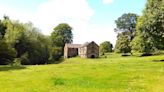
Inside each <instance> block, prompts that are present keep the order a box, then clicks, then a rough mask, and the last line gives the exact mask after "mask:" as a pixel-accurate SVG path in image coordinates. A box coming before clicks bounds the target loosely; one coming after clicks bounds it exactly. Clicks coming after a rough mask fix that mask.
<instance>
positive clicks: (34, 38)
mask: <svg viewBox="0 0 164 92" xmlns="http://www.w3.org/2000/svg"><path fill="white" fill-rule="evenodd" d="M5 39H6V42H7V43H8V44H10V45H11V46H12V47H13V48H15V50H16V51H17V58H18V59H17V60H21V61H20V62H21V64H44V63H46V62H47V61H48V58H49V45H50V41H49V39H47V37H45V36H44V35H42V34H41V33H40V32H39V30H38V29H37V28H35V27H33V25H32V24H31V23H26V24H23V23H19V22H18V21H10V22H8V23H7V32H6V35H5Z"/></svg>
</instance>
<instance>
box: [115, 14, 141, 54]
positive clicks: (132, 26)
mask: <svg viewBox="0 0 164 92" xmlns="http://www.w3.org/2000/svg"><path fill="white" fill-rule="evenodd" d="M137 19H138V15H137V14H134V13H128V14H126V13H125V14H123V15H122V16H121V17H119V18H118V19H117V20H116V21H115V23H116V27H117V28H115V32H117V33H118V36H117V42H116V46H115V52H117V53H129V52H130V53H131V47H130V42H131V41H132V39H133V38H134V36H135V32H136V23H137Z"/></svg>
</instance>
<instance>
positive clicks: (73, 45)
mask: <svg viewBox="0 0 164 92" xmlns="http://www.w3.org/2000/svg"><path fill="white" fill-rule="evenodd" d="M66 46H67V48H79V47H81V44H66Z"/></svg>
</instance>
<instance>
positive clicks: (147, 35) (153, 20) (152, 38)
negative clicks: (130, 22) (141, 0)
mask: <svg viewBox="0 0 164 92" xmlns="http://www.w3.org/2000/svg"><path fill="white" fill-rule="evenodd" d="M163 19H164V0H147V4H146V8H145V9H144V11H143V15H142V16H141V17H140V18H139V21H138V23H137V34H136V37H135V38H134V40H133V41H132V43H131V45H132V49H133V50H134V51H138V52H141V53H143V54H150V53H152V52H153V51H154V49H164V44H163V43H164V30H163V29H164V26H163V25H164V21H163ZM138 43H140V44H138Z"/></svg>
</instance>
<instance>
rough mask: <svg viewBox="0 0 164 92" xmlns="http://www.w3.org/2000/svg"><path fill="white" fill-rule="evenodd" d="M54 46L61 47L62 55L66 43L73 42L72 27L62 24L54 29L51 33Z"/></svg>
mask: <svg viewBox="0 0 164 92" xmlns="http://www.w3.org/2000/svg"><path fill="white" fill-rule="evenodd" d="M51 40H52V46H54V47H61V48H62V54H63V50H64V46H65V44H66V43H72V42H73V34H72V27H70V26H69V25H68V24H66V23H61V24H59V25H58V26H56V27H55V28H54V31H53V32H52V33H51Z"/></svg>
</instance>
